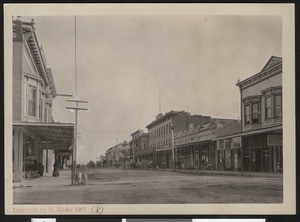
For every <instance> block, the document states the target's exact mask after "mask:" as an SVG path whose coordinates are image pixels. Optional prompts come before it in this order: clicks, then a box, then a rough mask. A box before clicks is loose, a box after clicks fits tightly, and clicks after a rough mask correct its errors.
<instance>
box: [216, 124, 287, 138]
mask: <svg viewBox="0 0 300 222" xmlns="http://www.w3.org/2000/svg"><path fill="white" fill-rule="evenodd" d="M280 131H282V126H275V127H274V126H273V127H268V128H262V129H256V130H252V131H247V132H242V133H236V134H231V135H227V136H222V137H217V138H215V139H213V141H215V140H220V139H228V138H232V137H243V136H252V135H255V134H261V133H269V132H280Z"/></svg>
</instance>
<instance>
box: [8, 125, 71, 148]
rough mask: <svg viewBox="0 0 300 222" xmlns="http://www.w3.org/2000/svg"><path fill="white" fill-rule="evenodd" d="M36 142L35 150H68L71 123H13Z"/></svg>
mask: <svg viewBox="0 0 300 222" xmlns="http://www.w3.org/2000/svg"><path fill="white" fill-rule="evenodd" d="M13 127H22V128H23V129H24V130H25V131H27V132H28V133H29V134H30V135H32V136H33V137H35V138H36V140H37V141H38V143H37V149H49V150H70V149H71V147H72V145H73V138H74V124H73V123H42V122H15V123H13Z"/></svg>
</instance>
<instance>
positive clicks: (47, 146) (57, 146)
mask: <svg viewBox="0 0 300 222" xmlns="http://www.w3.org/2000/svg"><path fill="white" fill-rule="evenodd" d="M37 149H40V150H41V149H42V150H69V147H66V145H65V144H64V143H38V144H37Z"/></svg>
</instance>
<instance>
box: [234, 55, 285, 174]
mask: <svg viewBox="0 0 300 222" xmlns="http://www.w3.org/2000/svg"><path fill="white" fill-rule="evenodd" d="M237 86H238V87H239V89H240V94H241V116H242V132H243V133H242V148H243V150H242V151H243V170H245V171H272V172H277V171H279V172H281V171H282V170H283V168H282V166H283V165H282V155H283V154H282V58H279V57H275V56H272V57H271V58H270V59H269V61H268V62H267V64H266V65H265V66H264V67H263V69H262V70H261V71H260V72H259V73H257V74H255V75H253V76H251V77H249V78H247V79H245V80H243V81H241V82H238V83H237Z"/></svg>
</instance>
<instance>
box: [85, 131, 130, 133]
mask: <svg viewBox="0 0 300 222" xmlns="http://www.w3.org/2000/svg"><path fill="white" fill-rule="evenodd" d="M81 131H84V132H88V133H129V131H97V130H81Z"/></svg>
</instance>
